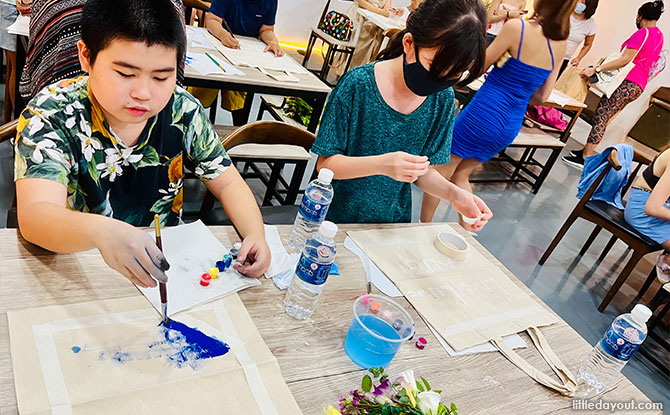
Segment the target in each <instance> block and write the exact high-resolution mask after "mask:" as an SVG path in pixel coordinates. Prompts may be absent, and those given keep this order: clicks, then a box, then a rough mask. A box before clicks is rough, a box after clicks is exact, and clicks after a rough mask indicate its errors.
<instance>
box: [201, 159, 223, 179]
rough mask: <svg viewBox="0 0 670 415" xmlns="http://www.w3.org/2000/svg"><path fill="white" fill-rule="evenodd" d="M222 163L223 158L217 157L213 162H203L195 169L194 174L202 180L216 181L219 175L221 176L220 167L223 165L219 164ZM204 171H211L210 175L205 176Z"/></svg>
mask: <svg viewBox="0 0 670 415" xmlns="http://www.w3.org/2000/svg"><path fill="white" fill-rule="evenodd" d="M222 161H223V156H218V157H217V158H215V159H214V160H210V161H203V162H202V163H200V165H198V166H197V167H196V168H195V174H196V175H197V176H199V177H201V178H203V179H209V180H211V179H216V178H217V177H218V176H219V174H221V167H223V164H222V163H221V162H222ZM224 169H225V168H224ZM205 170H207V171H212V170H213V171H212V172H211V173H208V174H205Z"/></svg>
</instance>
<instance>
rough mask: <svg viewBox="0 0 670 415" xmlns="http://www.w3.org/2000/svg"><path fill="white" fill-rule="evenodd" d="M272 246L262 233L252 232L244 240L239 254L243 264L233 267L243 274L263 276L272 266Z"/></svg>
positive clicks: (238, 259) (256, 276) (239, 260)
mask: <svg viewBox="0 0 670 415" xmlns="http://www.w3.org/2000/svg"><path fill="white" fill-rule="evenodd" d="M270 259H271V255H270V247H269V246H268V244H267V242H265V237H264V236H263V235H262V234H259V235H256V234H250V235H247V237H246V238H244V241H242V247H241V248H240V252H239V253H238V254H237V261H238V262H239V263H240V264H241V265H235V266H234V267H233V268H235V270H237V272H239V273H240V274H242V275H245V276H247V277H252V278H259V277H261V276H262V275H263V274H264V273H265V271H267V270H268V268H269V267H270Z"/></svg>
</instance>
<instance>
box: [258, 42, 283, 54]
mask: <svg viewBox="0 0 670 415" xmlns="http://www.w3.org/2000/svg"><path fill="white" fill-rule="evenodd" d="M263 52H271V53H274V55H275V57H279V56H284V50H283V49H282V48H281V46H279V43H277V42H270V43H268V44H267V46H266V47H265V49H264V50H263Z"/></svg>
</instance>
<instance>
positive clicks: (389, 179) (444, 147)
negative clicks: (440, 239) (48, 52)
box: [312, 0, 493, 231]
mask: <svg viewBox="0 0 670 415" xmlns="http://www.w3.org/2000/svg"><path fill="white" fill-rule="evenodd" d="M485 29H486V10H485V9H484V6H483V5H482V4H481V1H480V0H426V1H425V2H424V3H423V4H422V5H421V6H419V8H418V9H417V10H416V11H415V12H414V13H413V14H412V16H410V18H409V20H408V22H407V29H405V30H403V31H402V32H400V33H399V34H398V35H397V36H395V37H394V38H393V40H391V43H390V44H389V47H388V48H387V49H386V50H384V51H383V52H382V53H381V54H380V55H379V59H380V60H379V61H377V62H373V63H370V64H367V65H362V66H359V67H357V68H354V69H352V70H350V71H349V72H348V73H347V74H345V75H344V76H343V77H342V79H341V80H340V82H339V83H338V84H337V87H336V88H335V89H334V91H333V93H332V94H331V96H330V100H329V102H328V106H327V107H326V110H325V113H324V118H323V120H322V122H321V128H320V129H319V133H318V135H317V138H316V141H315V142H314V146H313V147H312V151H313V152H314V153H316V154H318V155H319V159H318V161H317V168H318V169H321V168H328V169H330V170H332V171H333V172H334V173H335V181H334V183H333V187H334V191H335V197H334V199H333V202H332V204H331V206H330V209H329V211H328V219H329V220H331V221H334V222H337V223H352V222H410V220H411V209H412V199H411V188H410V183H415V184H416V185H417V186H419V187H420V188H421V189H423V191H424V192H428V193H430V194H431V195H434V196H436V197H439V198H440V199H443V200H445V201H448V202H451V204H452V206H453V207H454V209H455V210H456V211H457V212H459V213H461V214H462V215H464V216H467V217H470V218H479V220H478V221H477V222H475V223H474V224H473V225H468V229H470V230H475V231H477V230H480V229H482V228H483V227H484V225H485V224H486V222H487V221H488V220H489V219H490V218H491V217H492V216H493V215H492V213H491V211H490V210H489V208H488V207H487V206H486V204H485V203H484V202H483V201H482V200H481V199H480V198H478V197H477V196H474V195H472V194H471V193H469V192H466V191H463V190H462V189H460V188H458V187H457V186H455V185H453V184H452V183H450V182H449V181H448V180H446V179H444V178H443V177H442V176H441V175H440V174H439V173H438V172H437V171H435V170H434V169H433V168H432V166H433V165H439V164H445V163H447V162H449V155H450V148H451V130H452V126H453V122H454V115H455V108H454V92H453V90H452V88H450V87H451V86H452V85H454V84H455V83H456V82H457V81H459V80H460V79H461V78H465V79H464V80H463V82H464V83H469V82H470V81H472V80H473V79H475V78H476V77H477V76H479V74H480V73H482V71H483V65H484V56H485V50H486V35H485ZM466 71H467V75H465V76H464V73H466Z"/></svg>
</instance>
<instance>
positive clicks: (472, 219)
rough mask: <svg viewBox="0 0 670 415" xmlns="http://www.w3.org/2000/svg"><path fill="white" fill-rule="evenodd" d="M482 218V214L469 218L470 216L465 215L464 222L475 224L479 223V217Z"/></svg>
mask: <svg viewBox="0 0 670 415" xmlns="http://www.w3.org/2000/svg"><path fill="white" fill-rule="evenodd" d="M481 218H482V217H481V216H478V217H476V218H469V217H467V216H463V222H465V223H467V224H468V225H474V224H475V223H477V222H478V221H479V219H481Z"/></svg>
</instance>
